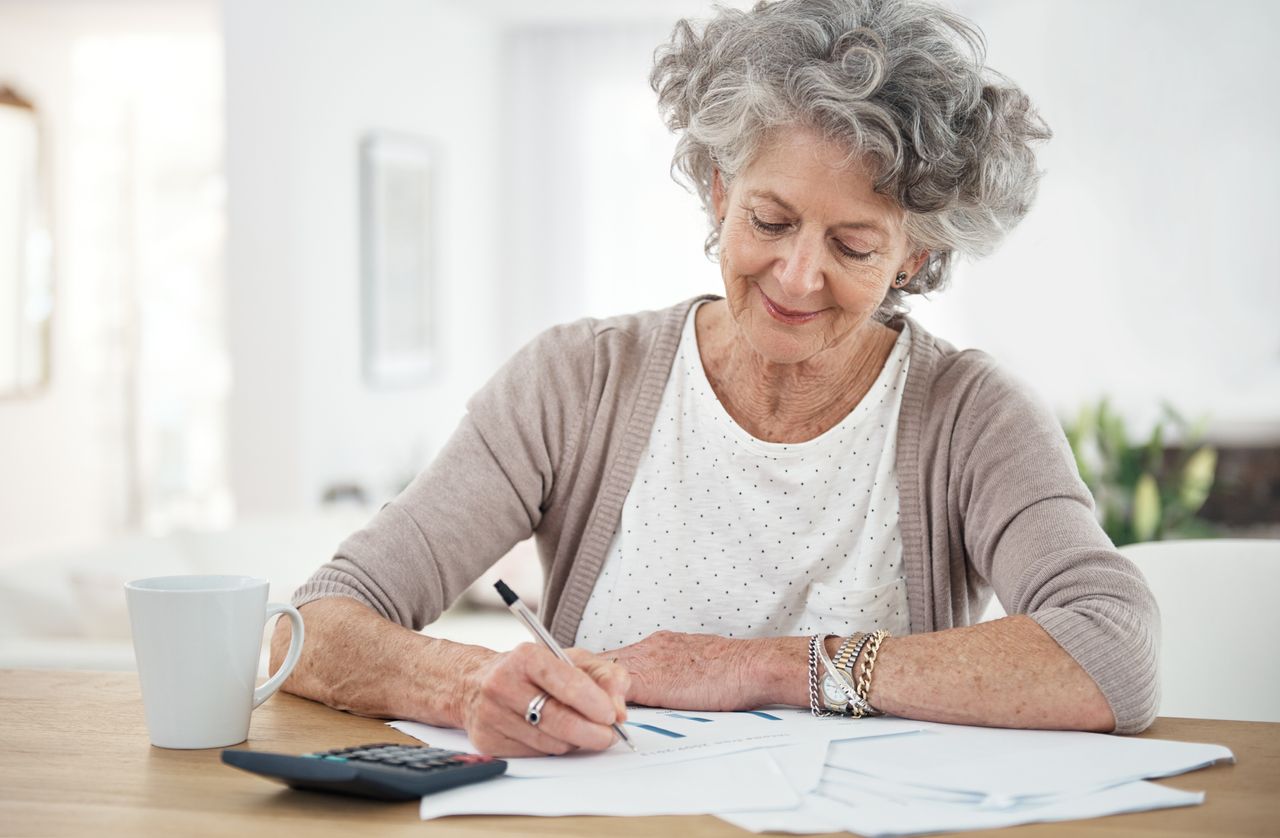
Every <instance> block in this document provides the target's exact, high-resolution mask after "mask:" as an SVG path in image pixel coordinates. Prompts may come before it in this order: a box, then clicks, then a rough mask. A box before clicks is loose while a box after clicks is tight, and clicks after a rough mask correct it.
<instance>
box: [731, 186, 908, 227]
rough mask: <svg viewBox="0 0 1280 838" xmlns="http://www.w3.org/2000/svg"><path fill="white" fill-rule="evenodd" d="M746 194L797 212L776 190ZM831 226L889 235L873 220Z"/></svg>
mask: <svg viewBox="0 0 1280 838" xmlns="http://www.w3.org/2000/svg"><path fill="white" fill-rule="evenodd" d="M747 195H749V196H750V197H752V198H764V199H765V200H768V201H773V202H774V203H775V204H777V205H778V206H780V207H782V208H783V209H784V210H786V211H787V212H790V213H797V211H796V208H795V207H793V206H791V204H789V203H787V202H786V201H784V200H783V199H782V196H781V195H778V194H777V193H776V192H770V191H769V190H767V189H753V190H751V191H749V192H748V193H747ZM797 214H798V213H797ZM831 226H832V228H836V227H839V228H843V229H855V230H870V231H871V232H873V233H879V234H880V235H881V236H885V237H888V235H889V234H888V232H887V231H886V230H885V229H884V227H882V226H880V225H879V224H877V223H876V222H874V221H839V222H836V223H835V224H832V225H831Z"/></svg>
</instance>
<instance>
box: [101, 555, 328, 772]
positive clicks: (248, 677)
mask: <svg viewBox="0 0 1280 838" xmlns="http://www.w3.org/2000/svg"><path fill="white" fill-rule="evenodd" d="M124 587H125V599H126V600H127V602H128V603H129V622H130V623H131V624H132V626H133V651H134V655H135V657H136V658H137V662H138V679H139V680H140V681H141V682H142V703H143V706H144V707H145V709H146V715H147V730H148V731H149V732H150V733H151V743H152V744H153V745H157V746H159V747H161V748H221V747H225V746H227V745H235V744H237V743H240V742H243V741H244V740H246V739H248V738H249V714H250V713H252V712H253V710H254V708H256V707H257V706H258V705H260V704H261V703H262V702H264V701H266V700H267V699H268V698H270V697H271V696H272V694H273V693H275V691H276V690H278V689H280V685H281V684H282V683H284V679H286V678H288V677H289V673H290V672H292V671H293V667H294V666H295V665H296V664H297V663H298V656H299V655H300V654H301V653H302V640H303V631H302V615H301V614H299V613H298V609H296V608H294V607H293V606H292V605H282V604H280V603H277V602H272V603H268V602H267V587H268V585H267V580H266V579H256V578H254V577H252V576H158V577H155V578H153V579H139V580H137V581H134V582H129V583H128V584H126V585H125V586H124ZM275 614H284V615H286V616H288V618H289V621H290V622H291V623H292V624H293V639H292V640H291V641H290V643H289V654H288V656H287V657H286V658H285V661H284V666H281V667H280V671H279V672H277V673H276V674H275V675H273V676H272V677H271V679H270V680H268V681H267V682H266V683H265V684H263V685H262V686H261V687H258V688H257V689H254V683H255V682H256V681H257V676H258V659H259V656H260V655H261V652H262V632H263V629H264V628H265V627H266V623H267V617H270V616H273V615H275Z"/></svg>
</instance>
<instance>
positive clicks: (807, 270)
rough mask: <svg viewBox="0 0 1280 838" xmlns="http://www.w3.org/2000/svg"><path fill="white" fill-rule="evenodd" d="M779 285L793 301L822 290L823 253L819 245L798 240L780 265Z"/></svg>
mask: <svg viewBox="0 0 1280 838" xmlns="http://www.w3.org/2000/svg"><path fill="white" fill-rule="evenodd" d="M778 267H779V270H778V275H777V279H778V284H779V285H781V286H782V290H783V291H784V292H786V294H787V296H788V297H789V298H791V299H793V300H798V299H800V298H802V297H806V296H808V295H809V294H811V293H813V292H814V291H818V290H820V289H821V288H822V282H823V279H822V253H821V251H820V250H819V245H815V244H814V243H812V242H805V241H802V240H797V241H796V242H795V243H794V244H793V245H792V247H791V251H790V252H789V253H787V254H786V255H785V256H784V257H783V259H782V261H781V262H780V263H779V266H778Z"/></svg>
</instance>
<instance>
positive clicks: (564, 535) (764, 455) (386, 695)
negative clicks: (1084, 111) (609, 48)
mask: <svg viewBox="0 0 1280 838" xmlns="http://www.w3.org/2000/svg"><path fill="white" fill-rule="evenodd" d="M652 83H653V87H654V89H655V90H656V91H657V94H658V99H659V102H660V105H661V107H662V109H663V110H664V111H665V113H666V115H667V122H668V124H669V126H670V127H671V128H672V130H674V131H676V132H679V134H680V139H679V143H678V146H677V150H676V157H675V168H676V169H678V170H679V171H680V172H681V173H683V174H684V175H685V176H687V178H688V179H689V181H691V183H692V185H693V186H694V187H695V188H696V191H697V193H698V194H699V196H700V197H701V199H702V201H703V204H704V206H705V208H706V210H707V213H708V218H709V221H710V226H711V230H710V235H709V236H708V240H707V246H708V250H709V252H711V253H714V254H716V255H718V258H719V264H720V270H721V274H722V277H723V281H724V289H725V296H724V298H718V297H702V298H698V299H695V300H691V301H688V302H684V303H681V304H679V305H676V306H674V307H673V308H670V309H667V310H665V311H658V312H646V313H643V314H635V315H628V316H622V317H615V318H612V319H608V320H600V321H596V320H584V321H580V322H577V323H572V324H569V325H566V326H560V327H557V328H554V329H551V330H550V331H548V332H546V333H544V334H543V335H541V336H540V337H538V338H537V339H536V340H534V341H533V342H532V343H531V344H530V345H529V346H527V347H525V348H524V349H523V350H521V351H520V352H519V353H518V354H517V355H516V356H515V357H514V358H513V359H512V360H511V361H510V362H509V363H508V364H507V365H506V366H505V367H504V368H503V369H502V370H501V371H500V372H499V373H498V374H497V375H496V376H495V377H494V378H493V380H491V381H490V382H489V383H488V384H487V385H486V386H485V387H484V388H483V389H482V390H481V391H480V392H479V393H478V394H477V395H476V396H475V397H474V398H473V399H472V400H471V402H470V403H469V409H468V414H467V416H466V418H465V419H464V420H463V421H462V423H461V425H460V426H459V428H458V429H457V431H456V433H455V434H454V435H453V437H452V438H451V439H450V440H449V442H448V444H447V445H446V446H445V448H444V449H443V450H442V451H441V453H440V455H439V457H438V458H437V459H436V461H435V462H434V463H433V464H432V465H431V466H430V467H429V468H428V469H426V471H424V472H423V474H422V475H420V476H419V477H418V479H417V480H416V481H414V483H413V484H412V485H411V486H410V487H409V488H408V489H406V490H405V492H404V493H403V494H402V495H401V496H400V497H399V498H397V499H396V500H395V501H393V502H391V503H390V504H388V505H387V506H386V507H385V508H383V509H382V511H381V512H379V513H378V515H377V516H376V517H375V518H374V519H373V521H372V522H371V523H370V524H369V525H368V527H366V528H365V529H364V530H362V531H360V532H358V533H356V534H355V535H353V536H352V537H351V538H350V539H348V540H347V541H346V542H344V543H343V544H342V545H341V546H340V548H339V551H338V554H337V556H336V557H335V558H334V559H333V560H332V561H331V562H329V563H328V564H327V565H325V566H324V567H322V568H321V569H320V570H319V571H318V572H317V573H316V574H315V576H314V577H313V578H312V579H311V581H309V582H308V583H307V584H306V585H305V586H304V587H303V588H301V589H300V590H299V591H298V593H297V595H296V597H295V602H296V603H297V604H298V605H300V606H303V611H304V612H305V616H306V620H307V628H308V632H307V635H308V636H307V646H306V651H305V653H304V655H303V658H302V661H301V663H300V664H299V665H298V667H297V669H296V670H295V672H294V674H293V676H292V677H291V679H290V680H289V682H288V683H287V684H286V689H290V690H292V691H293V692H295V693H298V694H300V695H304V696H309V697H312V698H315V699H318V700H320V701H323V702H325V703H327V704H330V705H333V706H335V707H340V708H344V709H349V710H352V711H355V712H357V713H363V714H367V715H373V716H395V717H400V718H410V719H420V720H423V721H426V722H430V723H432V724H437V725H445V726H454V727H463V728H466V730H467V731H468V732H469V734H470V735H471V738H472V741H473V742H474V743H475V745H476V746H477V747H478V748H481V749H483V750H485V751H488V752H491V753H495V754H507V755H527V754H535V753H563V752H565V751H567V750H570V749H573V748H587V749H600V748H605V747H608V746H609V745H610V744H611V743H612V742H613V736H612V732H611V729H610V728H609V724H611V723H613V722H615V721H617V720H620V719H622V718H624V717H625V714H626V706H625V702H634V703H639V704H644V705H652V706H661V707H671V708H684V709H702V710H728V709H742V708H751V707H756V706H760V705H766V704H790V705H796V706H800V707H808V708H811V709H812V710H813V711H814V712H815V713H816V714H823V713H829V712H843V713H848V714H852V715H858V716H861V715H868V714H875V713H881V712H883V713H889V714H893V715H897V716H904V717H908V718H913V719H925V720H935V721H942V722H956V723H966V724H978V725H993V726H1007V727H1025V728H1065V729H1078V730H1094V731H1116V732H1122V733H1123V732H1134V731H1139V730H1142V729H1143V728H1144V727H1146V726H1147V725H1148V724H1149V723H1150V722H1151V720H1152V718H1153V716H1154V712H1155V707H1156V695H1157V690H1156V657H1157V631H1156V620H1157V615H1156V607H1155V604H1154V602H1153V600H1152V597H1151V594H1150V593H1149V591H1148V590H1147V588H1146V586H1145V584H1144V582H1143V580H1142V578H1141V576H1140V574H1139V573H1138V572H1137V571H1136V570H1135V568H1134V567H1133V566H1132V565H1131V564H1129V563H1128V562H1127V561H1126V560H1125V559H1124V558H1122V557H1121V556H1120V555H1119V554H1118V553H1117V552H1116V551H1115V549H1114V548H1113V546H1112V544H1111V543H1110V542H1109V541H1108V539H1107V537H1106V535H1104V533H1103V532H1102V530H1101V529H1100V528H1099V527H1098V525H1097V523H1096V521H1095V519H1094V516H1093V511H1092V500H1091V498H1090V496H1089V493H1088V491H1087V490H1086V488H1085V487H1084V485H1083V484H1082V483H1081V481H1080V479H1079V477H1078V475H1077V474H1076V471H1075V467H1074V464H1073V460H1072V457H1071V454H1070V451H1069V449H1068V448H1067V445H1066V443H1065V440H1064V437H1063V434H1062V432H1061V431H1060V429H1059V427H1058V425H1057V423H1056V421H1055V420H1054V417H1053V416H1052V415H1051V414H1050V413H1049V412H1047V411H1046V410H1045V409H1044V408H1042V407H1041V406H1040V405H1039V404H1038V402H1037V401H1036V400H1035V399H1034V398H1033V397H1032V396H1031V395H1030V394H1029V393H1028V391H1027V390H1026V388H1025V387H1023V386H1021V385H1019V384H1018V383H1016V382H1015V381H1014V380H1012V379H1011V378H1010V377H1009V376H1008V375H1007V374H1005V373H1004V372H1002V371H1001V370H1000V369H999V368H998V367H996V365H995V364H994V363H993V362H992V360H991V359H990V358H989V357H988V356H986V355H984V354H982V353H981V352H977V351H963V352H962V351H957V350H956V349H955V348H954V347H952V346H950V345H949V344H947V343H945V342H943V341H941V340H939V339H937V338H935V337H934V336H932V335H930V334H929V333H928V332H926V331H925V330H924V329H923V328H922V327H921V326H920V325H919V324H917V323H916V322H914V321H913V320H911V319H910V318H909V317H906V316H905V315H904V314H903V311H902V303H903V301H904V299H905V298H906V296H907V295H910V294H920V293H925V292H927V291H932V290H935V289H937V288H939V287H941V286H942V285H943V284H944V283H945V282H946V280H947V276H948V273H949V270H950V267H951V264H952V258H953V256H954V255H956V254H978V255H980V254H983V253H986V252H988V251H989V250H990V249H991V248H992V247H993V246H994V245H995V243H996V242H997V240H998V239H999V238H1000V237H1001V236H1003V235H1004V234H1005V233H1007V232H1008V231H1009V230H1010V229H1011V228H1012V227H1013V226H1014V225H1015V224H1016V223H1017V222H1018V221H1019V220H1020V219H1021V218H1022V216H1023V215H1024V214H1025V213H1026V211H1027V209H1028V206H1029V205H1030V203H1031V199H1032V197H1033V194H1034V192H1035V189H1036V183H1037V171H1036V168H1035V160H1034V157H1033V154H1032V150H1031V146H1032V144H1033V143H1035V142H1036V141H1039V140H1043V139H1046V138H1047V137H1048V136H1049V132H1048V129H1047V128H1046V127H1045V125H1044V124H1043V123H1042V122H1041V121H1040V119H1039V118H1038V117H1037V116H1036V114H1035V112H1034V110H1033V109H1032V106H1031V104H1030V103H1029V102H1028V100H1027V97H1026V96H1025V95H1024V94H1023V93H1022V92H1021V91H1019V90H1018V89H1017V88H1016V87H1014V86H1012V85H1011V84H1010V83H1009V82H1008V81H1006V80H1004V79H1002V78H1001V77H998V76H995V75H993V74H991V73H990V72H989V71H987V70H985V69H984V67H983V53H982V41H981V37H980V36H979V34H978V33H977V32H976V30H975V29H974V28H973V27H972V26H971V25H970V24H968V23H967V22H965V21H964V20H963V19H961V18H959V17H957V16H956V15H954V14H952V13H950V12H948V11H945V10H943V9H941V8H938V7H936V6H932V5H927V4H925V3H920V2H911V0H782V1H781V2H776V3H771V4H761V5H759V6H757V7H756V8H755V9H754V10H753V11H751V12H739V11H732V10H720V11H718V13H717V16H716V17H715V18H714V19H713V20H711V21H710V22H709V23H707V24H706V25H705V27H703V28H702V29H701V30H698V29H695V28H694V27H692V26H691V25H690V24H689V23H687V22H681V23H680V24H679V25H677V27H676V29H675V32H674V35H673V37H672V40H671V41H670V43H668V44H667V45H665V46H664V47H662V48H661V49H660V50H659V52H658V57H657V61H656V65H655V67H654V70H653V74H652ZM530 535H533V536H534V537H536V539H537V544H538V549H539V552H540V554H541V558H542V562H543V565H544V568H545V571H546V590H545V593H544V597H543V614H542V619H543V620H544V621H545V622H546V624H547V626H548V627H549V628H550V630H551V631H552V633H553V634H554V635H555V637H556V638H557V639H558V640H559V641H560V643H561V644H563V645H565V646H574V647H576V648H575V649H573V650H571V654H572V655H573V657H574V660H575V661H576V663H577V666H576V667H575V666H570V665H568V664H565V663H562V662H560V661H558V660H557V659H555V658H554V657H553V656H552V655H551V654H550V653H549V652H547V651H546V650H545V649H542V648H541V647H536V646H533V645H525V646H522V647H519V648H517V649H515V650H513V651H511V652H507V653H505V654H499V653H496V652H493V651H490V650H487V649H483V648H478V647H474V646H464V645H459V644H455V643H451V642H448V641H445V640H438V639H433V638H430V637H426V636H423V635H420V634H417V633H416V630H418V629H421V628H422V627H423V626H424V625H426V624H428V623H430V622H432V621H433V620H435V619H436V618H437V617H438V616H439V615H440V613H441V612H442V611H443V610H444V609H445V608H446V607H448V606H449V604H450V603H452V602H453V601H454V600H455V599H456V598H457V597H458V596H459V595H460V594H461V593H462V592H463V590H464V589H465V588H466V587H467V586H468V585H469V584H471V583H472V582H473V581H474V580H475V579H476V578H477V577H478V576H479V575H480V574H481V573H482V572H483V571H484V570H485V569H486V568H488V567H489V566H490V565H492V564H493V562H495V561H496V560H497V559H498V558H499V557H501V556H502V555H503V554H504V553H506V552H507V551H508V550H509V549H510V548H511V547H512V545H514V544H516V543H517V542H519V541H521V540H522V539H525V538H527V537H529V536H530ZM992 592H994V594H995V595H996V596H997V597H998V598H999V600H1000V602H1001V603H1002V604H1003V606H1004V608H1005V610H1006V611H1007V612H1008V613H1009V614H1010V615H1011V616H1009V617H1006V618H1004V619H1001V620H996V621H992V622H986V623H981V624H977V625H974V624H973V623H974V622H975V620H976V619H977V617H978V616H979V614H981V612H982V610H983V607H984V605H985V603H986V602H987V601H988V600H989V598H990V596H991V594H992ZM287 634H288V627H287V625H286V626H282V627H280V628H278V629H277V636H276V639H275V642H274V644H273V651H274V658H275V660H276V661H277V663H278V661H279V660H280V658H282V657H283V650H284V649H285V646H286V642H287ZM588 650H590V651H588ZM548 696H549V698H548ZM544 699H545V700H546V703H545V706H544V707H543V712H542V713H541V718H540V720H539V719H538V717H537V716H533V715H530V714H529V713H528V710H529V708H530V707H531V705H533V706H536V705H538V704H540V703H541V702H542V701H543V700H544ZM535 721H539V722H540V723H536V724H535V723H534V722H535Z"/></svg>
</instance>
